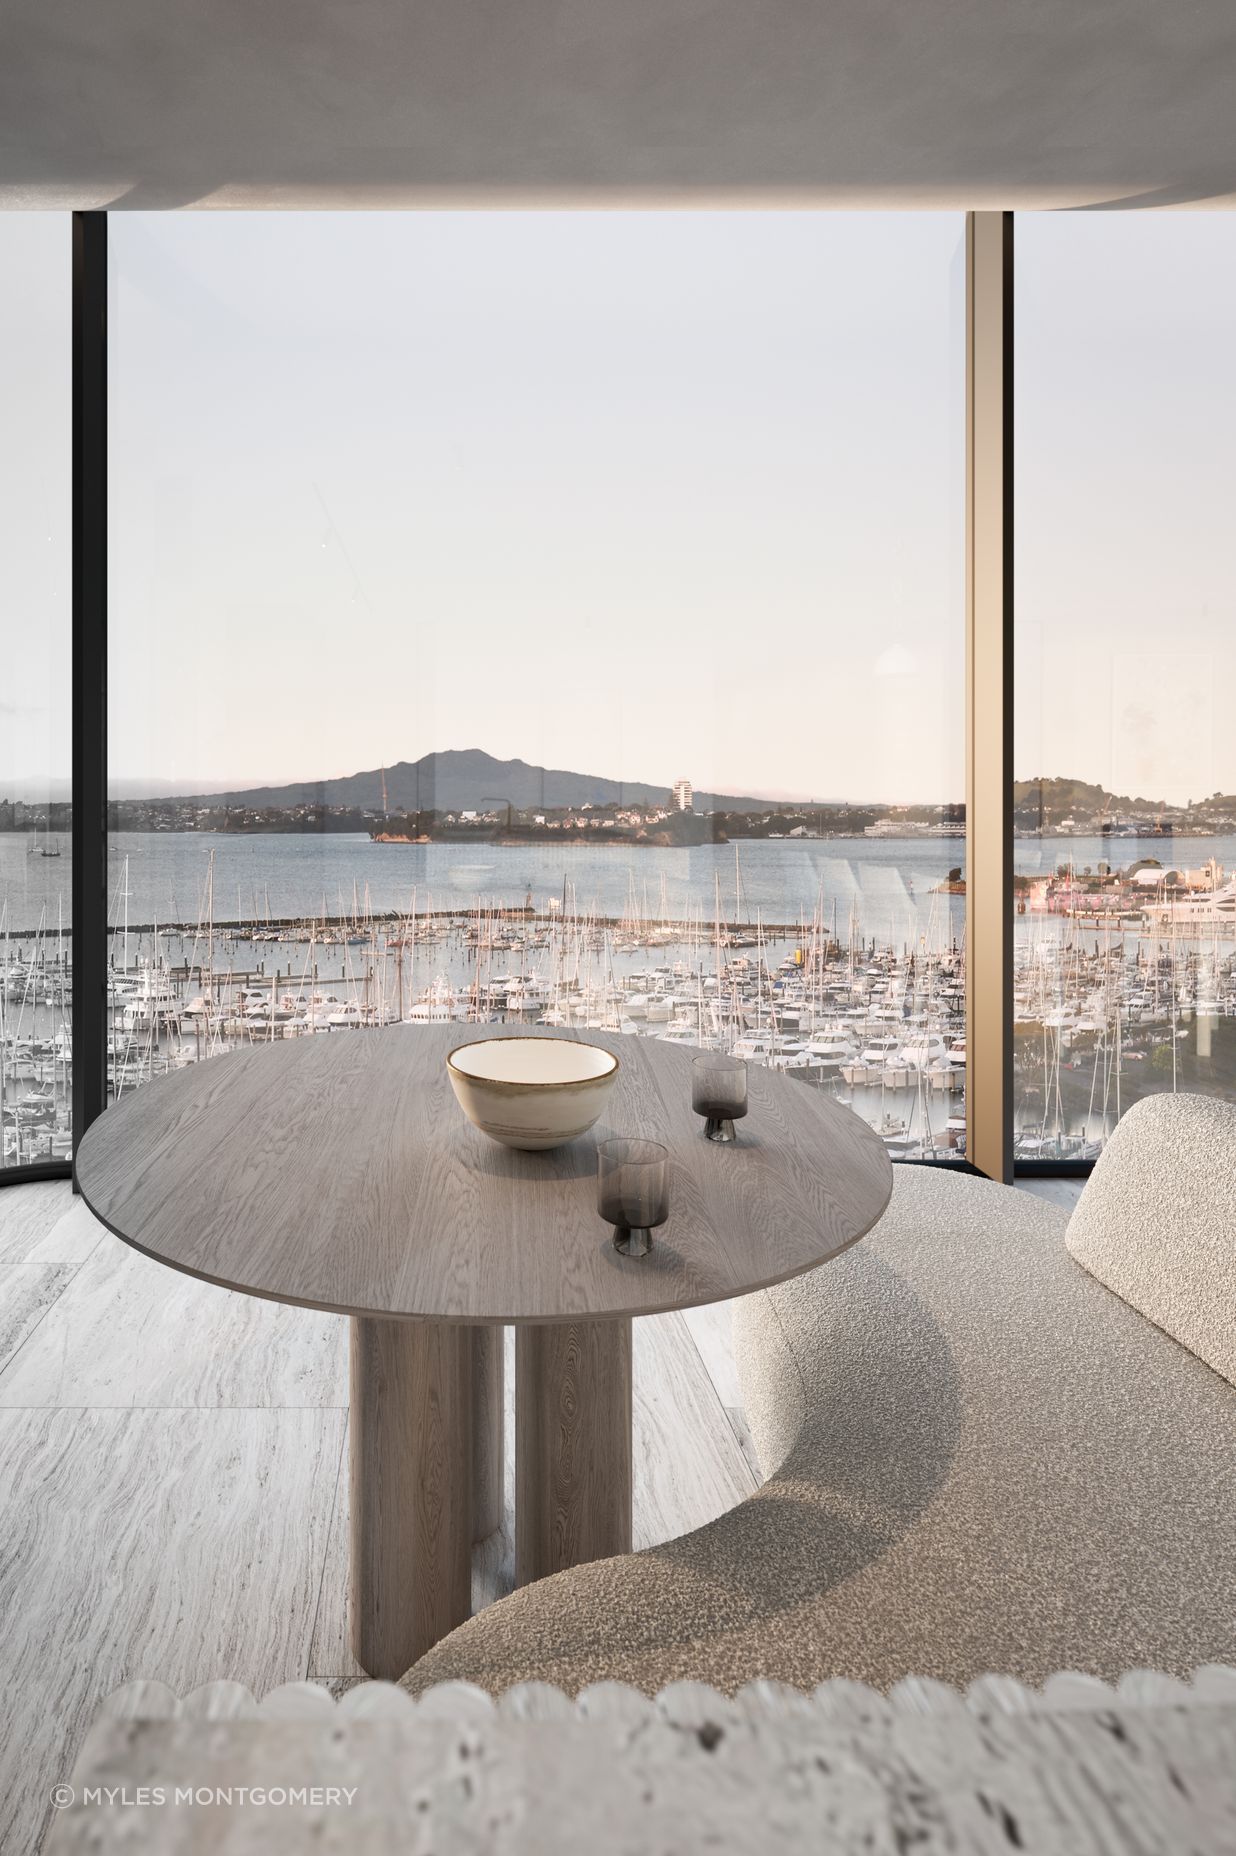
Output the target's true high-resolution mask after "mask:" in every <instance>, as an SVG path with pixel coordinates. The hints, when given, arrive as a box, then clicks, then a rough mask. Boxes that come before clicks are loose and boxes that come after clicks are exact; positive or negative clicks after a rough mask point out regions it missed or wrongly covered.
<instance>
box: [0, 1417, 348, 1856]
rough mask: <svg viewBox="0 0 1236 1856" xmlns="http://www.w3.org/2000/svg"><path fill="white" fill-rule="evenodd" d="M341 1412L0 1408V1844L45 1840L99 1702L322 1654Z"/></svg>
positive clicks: (270, 1671) (291, 1672) (255, 1685)
mask: <svg viewBox="0 0 1236 1856" xmlns="http://www.w3.org/2000/svg"><path fill="white" fill-rule="evenodd" d="M344 1423H345V1419H344V1414H343V1413H342V1412H340V1411H334V1410H323V1411H310V1410H282V1411H235V1410H215V1411H150V1410H139V1411H69V1410H53V1411H3V1412H0V1486H3V1487H4V1489H5V1491H6V1495H7V1499H6V1501H5V1504H4V1529H3V1534H2V1535H0V1618H3V1620H4V1629H3V1638H2V1640H0V1644H2V1648H0V1655H2V1658H3V1667H2V1669H0V1686H2V1688H3V1694H4V1700H5V1712H6V1719H5V1723H4V1732H3V1734H0V1850H3V1851H5V1852H6V1853H7V1852H8V1851H10V1850H11V1851H13V1852H14V1853H15V1856H16V1852H19V1851H20V1852H22V1853H23V1856H25V1852H33V1851H35V1850H37V1848H38V1845H39V1839H40V1836H41V1834H42V1827H43V1825H44V1823H45V1820H46V1816H47V1809H48V1805H47V1800H48V1793H49V1791H50V1788H51V1787H52V1786H53V1785H54V1784H56V1783H57V1782H59V1781H60V1780H62V1779H65V1778H67V1776H68V1773H69V1770H70V1768H71V1766H72V1763H73V1759H74V1757H75V1755H76V1752H77V1749H78V1746H79V1745H80V1743H81V1739H82V1736H83V1735H84V1733H85V1731H86V1728H87V1727H88V1725H89V1723H90V1721H91V1720H92V1719H93V1717H94V1715H95V1713H96V1711H97V1709H98V1707H99V1704H100V1702H101V1701H102V1700H103V1699H104V1698H105V1697H106V1696H107V1695H108V1694H109V1693H110V1692H111V1691H112V1690H113V1689H115V1688H116V1687H118V1686H119V1685H120V1684H121V1683H122V1682H126V1681H130V1680H133V1679H135V1678H138V1677H148V1678H154V1679H158V1680H160V1681H164V1682H167V1683H169V1684H170V1685H171V1686H172V1687H173V1688H174V1689H176V1690H177V1691H178V1692H180V1693H183V1692H184V1691H185V1690H186V1689H189V1688H192V1687H195V1686H197V1685H198V1684H199V1683H202V1682H206V1681H211V1680H214V1679H216V1678H220V1677H230V1678H233V1679H235V1680H238V1681H241V1682H244V1683H246V1684H247V1685H248V1686H249V1687H250V1688H251V1689H253V1690H254V1691H255V1692H257V1693H259V1694H261V1693H264V1692H265V1691H266V1690H267V1689H269V1688H271V1687H273V1686H275V1685H276V1684H278V1683H280V1682H287V1681H294V1680H297V1679H300V1678H303V1677H304V1676H305V1674H306V1673H307V1670H308V1661H309V1644H310V1637H311V1632H312V1627H313V1618H314V1611H315V1607H316V1604H317V1598H318V1592H319V1589H320V1585H321V1576H322V1566H323V1562H324V1558H325V1552H326V1529H327V1520H328V1517H329V1514H330V1502H331V1493H332V1490H333V1488H334V1485H335V1481H336V1479H337V1476H338V1468H339V1456H340V1449H341V1445H342V1438H343V1429H344Z"/></svg>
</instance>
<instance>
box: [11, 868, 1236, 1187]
mask: <svg viewBox="0 0 1236 1856" xmlns="http://www.w3.org/2000/svg"><path fill="white" fill-rule="evenodd" d="M132 835H133V836H134V837H138V834H132ZM184 839H188V840H190V842H188V843H185V842H184V841H183V840H184ZM10 843H11V841H10ZM353 843H354V841H353V840H351V839H345V840H344V844H345V846H352V845H353ZM300 847H303V849H301V848H300ZM356 848H357V849H361V848H362V847H359V846H358V847H356ZM1019 848H1020V847H1019ZM1032 848H1033V850H1035V851H1038V850H1039V849H1040V847H1039V846H1037V845H1035V846H1033V847H1032ZM1043 848H1044V849H1045V850H1046V852H1047V854H1048V855H1051V856H1052V857H1053V860H1057V859H1058V857H1059V848H1058V846H1057V845H1050V846H1046V847H1043ZM298 849H300V857H301V871H300V878H299V885H298V889H297V893H298V895H299V898H300V900H301V901H302V904H303V903H304V902H306V901H307V900H308V898H309V896H311V895H314V892H315V891H317V892H318V893H317V894H316V897H315V901H314V903H313V904H311V905H310V906H309V907H308V908H307V909H305V910H304V911H303V912H293V911H288V910H287V909H286V902H287V898H288V895H289V891H290V890H291V889H292V888H294V887H297V885H296V881H295V879H294V876H293V874H292V873H291V872H290V870H289V868H288V866H289V863H290V862H291V860H292V859H293V858H294V857H295V856H296V854H297V851H298ZM321 850H322V847H321V843H320V841H318V840H315V839H309V840H300V841H296V840H291V841H289V840H288V839H286V838H283V839H269V838H261V837H250V838H246V839H244V840H242V841H240V844H239V847H237V845H236V842H235V841H233V842H232V843H226V842H224V843H219V842H206V843H202V842H201V839H200V837H195V834H183V837H182V839H181V841H180V842H178V843H177V844H176V845H174V846H169V845H168V843H167V840H166V839H164V838H160V837H153V836H150V835H147V836H145V837H144V838H141V839H139V842H138V843H137V844H136V845H128V844H124V843H119V844H115V845H114V846H113V852H114V855H113V884H112V898H111V905H110V910H109V920H110V924H111V925H110V950H109V952H110V968H109V973H110V977H109V990H108V1013H109V1026H108V1054H109V1069H110V1086H111V1095H112V1098H113V1099H117V1098H120V1097H122V1096H123V1095H124V1094H125V1092H126V1091H128V1090H130V1089H133V1088H136V1087H138V1086H140V1085H141V1084H142V1083H144V1082H146V1081H148V1080H149V1079H151V1078H152V1077H156V1076H159V1075H164V1074H167V1073H169V1072H171V1071H174V1070H176V1069H178V1068H181V1067H183V1066H185V1065H186V1064H191V1063H196V1062H200V1061H204V1060H206V1059H214V1058H216V1057H219V1056H222V1055H224V1054H226V1052H228V1051H229V1050H232V1049H235V1048H237V1047H239V1046H242V1045H246V1044H252V1043H255V1042H263V1041H271V1040H274V1039H282V1038H294V1037H302V1036H332V1035H345V1034H348V1033H350V1032H353V1031H356V1030H363V1029H366V1028H369V1027H374V1026H378V1025H393V1024H405V1025H407V1026H408V1028H409V1031H410V1032H414V1030H415V1027H416V1026H417V1025H423V1024H426V1023H431V1024H441V1023H449V1022H455V1021H458V1022H461V1023H486V1024H495V1025H501V1024H510V1025H527V1024H537V1025H543V1026H549V1027H561V1028H563V1029H567V1028H570V1029H578V1030H582V1031H585V1032H586V1031H588V1030H604V1031H609V1032H619V1033H623V1034H629V1035H632V1036H645V1037H658V1038H662V1039H665V1040H667V1041H669V1042H672V1043H677V1044H682V1045H685V1046H689V1047H691V1048H694V1049H701V1050H718V1051H726V1052H729V1053H732V1054H734V1055H736V1056H740V1057H743V1058H745V1059H746V1060H747V1061H749V1062H753V1063H764V1064H768V1065H769V1066H771V1067H773V1068H775V1069H778V1070H783V1071H785V1072H787V1073H789V1074H791V1075H792V1076H794V1077H795V1078H796V1080H798V1081H800V1082H802V1083H803V1084H805V1085H807V1086H810V1087H814V1088H819V1089H823V1090H826V1091H828V1092H829V1093H830V1094H832V1095H834V1096H836V1097H837V1098H838V1099H839V1100H840V1101H842V1102H844V1103H846V1104H848V1105H850V1106H852V1107H853V1108H854V1109H855V1110H856V1111H857V1112H858V1113H860V1114H861V1115H862V1116H863V1117H864V1118H865V1119H866V1120H867V1121H868V1122H869V1123H870V1124H871V1125H872V1126H873V1127H875V1128H876V1129H877V1130H878V1131H879V1132H880V1134H881V1136H882V1138H883V1139H884V1141H885V1143H886V1145H887V1146H888V1148H889V1150H890V1152H891V1153H892V1154H893V1155H894V1157H898V1158H905V1159H916V1160H930V1159H949V1158H964V1154H965V1104H964V1075H965V947H964V925H963V914H964V896H963V895H961V894H959V893H958V885H957V883H956V882H955V881H954V882H950V881H948V878H949V876H950V874H951V873H952V872H953V871H955V870H956V868H957V863H958V860H959V859H960V856H961V855H962V841H961V840H960V839H953V840H949V841H945V842H944V843H943V844H941V845H939V846H937V845H931V846H927V845H922V844H909V843H906V842H899V843H896V844H893V843H889V842H881V843H877V844H875V845H872V844H871V843H870V842H868V843H864V844H861V845H860V844H858V843H854V844H846V845H845V846H844V847H838V846H836V845H829V846H823V845H812V846H793V847H782V846H779V845H746V844H744V845H743V846H742V847H741V851H739V850H737V849H736V848H735V847H734V846H732V845H731V846H709V847H703V849H702V850H701V849H694V850H692V851H689V852H649V853H644V854H643V855H642V856H636V857H634V858H632V857H627V858H622V856H621V854H620V853H614V852H608V851H607V852H600V851H596V852H594V851H591V850H588V851H584V850H575V851H570V852H568V853H566V854H565V856H560V857H559V858H558V859H557V860H556V862H554V863H553V864H552V865H547V863H546V862H541V863H539V864H538V863H537V861H536V859H535V857H534V854H532V853H529V852H528V851H527V850H526V849H524V850H519V851H517V850H513V849H508V850H503V851H501V852H499V851H497V850H495V851H494V853H493V862H492V863H490V864H488V865H487V866H486V867H484V868H481V867H479V866H476V865H461V864H460V863H459V861H458V856H457V854H453V847H449V846H432V847H406V848H405V847H385V846H379V847H376V848H375V849H372V850H370V849H369V848H368V847H364V855H363V857H362V859H361V861H362V865H363V866H365V865H368V866H369V867H368V869H367V870H366V874H365V876H364V877H363V878H362V877H361V875H360V874H356V875H353V877H352V878H351V881H350V882H349V883H348V884H347V886H346V888H345V885H344V881H343V880H339V881H336V883H335V888H334V895H333V897H331V895H330V894H329V892H328V891H326V890H325V888H324V885H323V862H324V859H323V857H322V855H321ZM237 851H238V852H239V856H240V857H241V858H242V859H244V860H245V862H246V863H250V862H251V863H252V864H254V865H255V866H256V867H257V868H258V869H262V868H265V870H266V872H267V875H266V876H265V877H264V879H263V881H262V884H261V887H260V888H258V887H257V885H256V884H253V885H250V889H249V895H248V898H247V899H246V896H245V892H244V888H243V887H242V885H241V884H240V883H237V882H236V879H235V867H234V864H233V865H229V859H232V858H234V857H235V856H236V854H237ZM169 852H170V853H171V854H170V855H169V854H168V853H169ZM329 856H330V857H331V858H332V859H337V860H338V869H339V876H340V878H341V879H342V873H343V870H344V869H345V868H346V864H345V862H344V859H343V858H342V857H340V854H339V852H338V850H337V848H336V843H335V842H334V841H332V842H331V844H330V847H329ZM375 857H376V858H377V859H380V860H384V861H385V865H386V867H385V869H379V870H378V871H377V872H374V871H373V869H372V864H371V862H370V860H372V859H374V858H375ZM392 858H393V859H395V860H398V861H399V862H400V863H401V864H402V866H403V867H402V868H401V869H400V870H399V871H398V872H393V871H392V868H391V859H392ZM190 859H192V862H190ZM1198 861H1199V862H1200V861H1201V860H1200V859H1199V860H1198ZM69 862H70V859H69V857H68V855H67V847H66V855H65V856H64V858H63V859H62V860H61V861H60V862H59V863H56V862H55V861H54V860H52V861H51V862H50V863H48V864H46V865H44V864H43V860H42V859H35V858H34V857H30V856H29V855H28V853H27V862H26V865H25V869H24V870H23V872H22V874H23V875H24V874H25V871H26V870H31V869H33V868H34V866H35V865H36V864H37V865H38V866H39V869H40V873H43V872H51V871H55V872H57V876H56V878H55V879H54V880H49V878H48V876H47V875H45V874H44V875H43V876H42V881H43V883H44V884H45V885H46V893H45V894H43V895H42V897H41V898H32V897H31V895H30V894H29V893H28V892H27V893H26V894H24V895H15V894H14V889H15V887H16V886H15V885H12V886H10V887H9V888H8V889H7V890H6V892H5V893H4V896H3V902H2V903H0V1079H2V1083H3V1089H2V1109H0V1125H2V1128H3V1140H4V1149H3V1152H4V1164H6V1165H17V1164H25V1163H29V1162H30V1161H33V1160H39V1159H44V1158H48V1157H56V1158H64V1157H67V1156H68V1154H69V1152H70V1149H71V1136H70V1127H69V1114H70V1108H69V1105H70V1092H71V1083H72V1063H73V1054H72V1039H71V1032H70V1025H69V1007H70V1004H71V998H72V973H71V963H70V958H69V934H68V918H67V912H66V909H67V880H66V879H67V866H68V864H69ZM160 864H161V865H162V888H163V908H164V910H165V911H166V919H164V920H162V921H160V920H158V919H156V917H155V913H154V910H153V908H152V906H151V905H152V903H153V902H154V901H155V899H156V898H155V891H156V887H157V886H158V881H159V879H158V870H159V867H160ZM194 864H195V865H196V872H197V875H198V884H197V892H196V895H195V897H194V899H193V904H192V908H191V911H185V910H184V907H183V904H180V903H179V902H178V900H177V896H178V893H183V889H184V887H185V876H186V866H187V867H188V869H190V870H191V869H192V868H193V865H194ZM435 865H436V868H435V867H434V866H435ZM503 865H505V872H504V870H503ZM1216 865H1217V855H1216ZM409 866H411V868H410V867H409ZM3 867H4V860H3V858H0V870H3ZM409 876H412V877H413V878H416V877H420V878H421V879H426V878H430V877H432V878H436V880H437V883H438V884H439V885H440V887H437V888H433V887H430V886H429V885H428V883H426V884H425V887H422V883H421V882H419V881H415V880H413V881H412V882H411V883H410V884H409V885H408V887H407V891H406V899H405V901H404V902H403V904H402V906H392V904H391V893H390V892H391V885H392V877H397V878H398V880H399V881H400V882H402V883H406V882H407V879H408V877H409ZM495 876H497V878H498V880H497V881H496V882H495V881H494V878H495ZM485 878H489V879H490V882H491V884H492V889H491V890H490V892H489V893H485V892H479V893H478V890H476V889H474V890H469V889H468V885H470V884H478V885H479V882H480V881H481V880H483V879H485ZM812 879H815V880H814V881H813V880H812ZM551 880H552V890H551V888H550V884H551ZM1069 882H1070V878H1069V877H1060V878H1057V879H1055V881H1054V882H1052V881H1049V880H1047V879H1044V878H1039V879H1038V883H1039V888H1038V892H1037V898H1036V900H1037V906H1036V907H1034V908H1032V909H1026V910H1023V911H1020V912H1019V913H1018V916H1017V934H1016V972H1015V1054H1014V1064H1015V1079H1016V1091H1017V1102H1018V1116H1017V1136H1016V1142H1017V1152H1018V1155H1019V1157H1021V1158H1024V1159H1031V1158H1040V1159H1063V1160H1070V1159H1076V1160H1084V1159H1088V1158H1093V1157H1094V1155H1095V1154H1097V1152H1098V1151H1099V1150H1100V1148H1101V1145H1102V1142H1103V1140H1104V1139H1105V1138H1106V1136H1107V1134H1108V1133H1110V1131H1111V1128H1112V1127H1113V1126H1114V1125H1115V1122H1116V1120H1117V1119H1118V1118H1119V1115H1120V1113H1121V1112H1122V1110H1123V1109H1124V1108H1126V1107H1128V1106H1129V1103H1130V1102H1131V1101H1132V1100H1135V1099H1136V1098H1137V1097H1138V1096H1139V1095H1140V1094H1143V1093H1147V1092H1148V1091H1150V1090H1152V1089H1161V1088H1167V1089H1172V1088H1178V1089H1183V1088H1188V1087H1190V1086H1203V1087H1205V1088H1206V1089H1207V1090H1209V1091H1212V1092H1213V1091H1217V1092H1219V1093H1229V1094H1232V1093H1236V920H1234V919H1233V917H1232V915H1231V912H1230V911H1229V910H1228V908H1227V888H1228V886H1226V885H1225V884H1223V883H1221V882H1218V881H1217V880H1216V881H1214V882H1213V884H1212V898H1213V900H1212V901H1210V902H1209V903H1208V901H1207V898H1206V897H1204V896H1200V897H1199V896H1198V895H1189V896H1185V897H1183V898H1175V899H1171V900H1169V899H1168V898H1167V896H1166V894H1165V892H1164V890H1163V887H1162V886H1161V885H1155V884H1146V885H1143V889H1144V894H1143V895H1142V896H1141V897H1139V898H1134V900H1136V902H1137V905H1138V906H1137V911H1136V914H1130V913H1129V909H1130V907H1131V904H1130V899H1129V894H1128V892H1122V893H1121V895H1120V896H1119V897H1118V898H1116V900H1117V901H1118V904H1119V906H1118V907H1115V908H1113V907H1111V906H1107V907H1105V908H1104V909H1103V910H1102V911H1101V912H1096V911H1095V908H1094V901H1095V899H1094V898H1093V897H1092V896H1089V895H1088V894H1082V893H1081V892H1080V891H1079V893H1078V895H1077V896H1076V897H1074V898H1073V899H1072V900H1073V902H1074V904H1075V906H1073V907H1070V908H1066V909H1062V908H1060V907H1059V906H1058V902H1057V899H1058V896H1059V895H1060V894H1065V895H1066V896H1067V895H1068V894H1069V889H1068V885H1069ZM809 885H810V887H809ZM461 891H462V892H463V895H461ZM464 896H466V897H467V900H466V901H465V900H464V899H463V897H464ZM32 900H37V901H38V910H39V913H38V917H37V919H35V920H34V921H33V922H32V921H31V920H30V914H31V904H32ZM1105 900H1106V902H1107V903H1108V904H1110V903H1111V901H1112V900H1113V897H1112V896H1111V895H1110V894H1109V896H1108V897H1107V898H1106V899H1105ZM53 901H54V906H53ZM794 905H796V906H794ZM1087 911H1089V912H1087Z"/></svg>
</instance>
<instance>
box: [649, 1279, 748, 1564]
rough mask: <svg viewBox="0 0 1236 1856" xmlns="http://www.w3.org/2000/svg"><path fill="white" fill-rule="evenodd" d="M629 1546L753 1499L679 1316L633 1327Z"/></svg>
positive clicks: (653, 1541)
mask: <svg viewBox="0 0 1236 1856" xmlns="http://www.w3.org/2000/svg"><path fill="white" fill-rule="evenodd" d="M634 1330H635V1331H634V1362H633V1378H634V1408H635V1418H634V1424H635V1514H634V1528H633V1543H634V1545H635V1546H636V1547H637V1548H639V1547H651V1546H656V1545H658V1544H659V1543H660V1542H661V1541H663V1540H672V1539H674V1538H675V1536H676V1535H678V1534H684V1533H686V1532H688V1531H689V1529H691V1528H693V1527H702V1526H703V1525H704V1523H705V1522H706V1521H713V1520H715V1519H716V1517H717V1516H718V1515H719V1514H724V1513H725V1512H726V1510H727V1509H729V1508H733V1507H736V1506H737V1504H738V1503H739V1502H740V1501H742V1500H743V1499H744V1498H745V1497H746V1496H748V1495H750V1494H752V1493H753V1492H754V1490H755V1489H756V1487H757V1486H758V1483H757V1481H756V1479H755V1478H754V1477H753V1476H752V1473H751V1470H750V1468H749V1467H748V1465H747V1463H746V1461H745V1459H744V1457H743V1453H742V1449H741V1447H740V1446H739V1443H738V1440H737V1438H736V1437H735V1436H734V1433H733V1431H732V1430H731V1429H730V1426H729V1423H728V1421H727V1419H726V1415H725V1408H724V1405H723V1404H722V1402H721V1400H720V1399H719V1398H718V1396H717V1390H716V1387H715V1386H714V1384H713V1382H712V1380H711V1379H710V1377H709V1375H708V1373H707V1371H706V1369H705V1366H704V1362H703V1360H702V1359H701V1358H700V1354H699V1350H698V1349H697V1347H696V1345H695V1342H694V1341H693V1340H692V1338H691V1334H690V1331H689V1329H688V1328H687V1324H686V1321H685V1320H684V1318H683V1316H682V1315H680V1314H667V1315H649V1316H647V1317H645V1319H643V1320H642V1321H637V1322H636V1323H635V1324H634Z"/></svg>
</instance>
